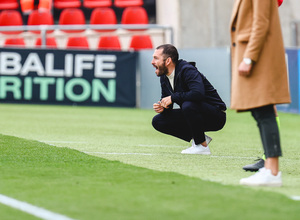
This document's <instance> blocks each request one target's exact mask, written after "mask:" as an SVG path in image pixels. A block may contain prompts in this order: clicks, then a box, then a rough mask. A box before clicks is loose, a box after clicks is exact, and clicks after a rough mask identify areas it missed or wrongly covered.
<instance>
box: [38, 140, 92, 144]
mask: <svg viewBox="0 0 300 220" xmlns="http://www.w3.org/2000/svg"><path fill="white" fill-rule="evenodd" d="M39 142H43V143H59V144H85V143H86V142H84V141H39Z"/></svg>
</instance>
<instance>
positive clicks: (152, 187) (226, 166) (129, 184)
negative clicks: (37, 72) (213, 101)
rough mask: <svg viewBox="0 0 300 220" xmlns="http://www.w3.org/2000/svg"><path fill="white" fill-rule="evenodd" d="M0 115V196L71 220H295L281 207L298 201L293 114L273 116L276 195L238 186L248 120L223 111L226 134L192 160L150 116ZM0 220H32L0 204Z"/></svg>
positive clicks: (251, 126)
mask: <svg viewBox="0 0 300 220" xmlns="http://www.w3.org/2000/svg"><path fill="white" fill-rule="evenodd" d="M0 112H1V114H0V133H2V134H3V135H1V136H0V152H1V154H0V169H1V172H0V194H4V195H7V196H10V197H13V198H15V199H18V200H22V201H26V202H28V203H31V204H34V205H37V206H40V207H44V208H46V209H48V210H51V211H53V212H57V213H60V214H63V215H67V216H69V217H72V218H74V219H87V220H90V219H202V218H203V219H204V218H207V219H240V218H243V219H255V218H258V219H263V218H264V219H283V218H287V217H288V218H289V219H299V216H300V209H299V202H297V201H293V200H291V199H289V196H291V195H298V196H299V195H300V181H299V165H300V162H299V149H298V143H299V141H300V137H299V135H298V134H299V130H300V129H299V123H300V116H299V115H293V114H286V113H280V119H281V133H282V143H283V150H284V157H283V158H281V170H282V172H283V181H284V186H283V187H281V188H250V187H242V186H239V185H238V181H239V179H240V178H242V177H245V176H249V175H250V173H246V172H244V171H243V170H242V169H241V167H242V166H243V165H245V164H247V163H252V162H253V158H256V157H257V156H261V154H262V147H261V144H260V141H259V135H258V131H257V128H256V125H255V122H254V120H253V119H252V118H251V116H250V114H248V113H242V114H237V113H235V112H233V111H228V122H227V124H226V126H225V128H224V129H223V130H222V131H219V132H211V133H209V135H210V136H212V137H213V142H212V143H211V145H210V148H211V150H212V153H213V154H212V156H200V155H181V154H180V151H181V150H182V149H184V148H186V147H188V146H189V143H185V142H183V141H180V140H178V139H176V138H173V137H170V136H166V135H163V134H160V133H158V132H156V131H155V130H154V129H153V128H152V126H151V119H152V117H153V116H154V112H153V111H152V110H141V109H116V108H89V107H70V106H37V105H4V104H2V105H0ZM49 144H51V145H55V146H51V145H49ZM57 146H58V147H57ZM83 152H88V154H87V153H83ZM112 153H114V154H112ZM93 155H94V156H93ZM0 218H1V219H37V218H35V217H32V216H30V215H28V214H25V213H22V212H20V211H17V210H14V209H12V208H9V207H6V206H4V205H0Z"/></svg>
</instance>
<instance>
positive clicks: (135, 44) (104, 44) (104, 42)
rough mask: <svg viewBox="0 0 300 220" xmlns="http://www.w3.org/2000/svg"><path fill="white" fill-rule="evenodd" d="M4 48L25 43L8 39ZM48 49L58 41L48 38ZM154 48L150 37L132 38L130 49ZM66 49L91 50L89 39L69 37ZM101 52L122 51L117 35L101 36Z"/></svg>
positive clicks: (99, 46)
mask: <svg viewBox="0 0 300 220" xmlns="http://www.w3.org/2000/svg"><path fill="white" fill-rule="evenodd" d="M41 44H42V40H41V38H40V37H39V38H37V39H36V42H35V46H36V47H37V48H38V47H41ZM4 47H25V41H24V39H23V38H20V37H19V38H6V40H5V42H4ZM46 47H47V48H52V49H53V48H57V43H56V39H55V38H54V37H48V38H47V39H46ZM151 48H153V45H152V40H151V37H150V35H133V36H132V37H131V41H130V45H129V49H132V50H141V49H151ZM66 49H90V47H89V43H88V39H87V38H86V37H83V36H80V37H69V38H68V40H67V44H66ZM97 49H99V50H122V47H121V43H120V39H119V37H118V36H117V35H110V36H101V37H100V39H99V43H98V47H97Z"/></svg>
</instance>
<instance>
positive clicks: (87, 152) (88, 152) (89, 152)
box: [83, 151, 153, 156]
mask: <svg viewBox="0 0 300 220" xmlns="http://www.w3.org/2000/svg"><path fill="white" fill-rule="evenodd" d="M83 153H86V154H113V155H146V156H152V155H153V154H146V153H117V152H92V151H83Z"/></svg>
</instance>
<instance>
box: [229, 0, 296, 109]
mask: <svg viewBox="0 0 300 220" xmlns="http://www.w3.org/2000/svg"><path fill="white" fill-rule="evenodd" d="M230 27H231V54H232V55H231V56H232V57H231V58H232V82H231V108H232V109H236V110H238V111H245V110H249V109H252V108H256V107H261V106H265V105H270V104H280V103H290V94H289V86H288V76H287V67H286V62H285V50H284V46H283V39H282V33H281V27H280V21H279V14H278V5H277V0H236V1H235V3H234V7H233V12H232V17H231V22H230ZM243 58H250V59H251V60H253V61H254V64H253V66H252V70H251V73H250V76H247V77H245V76H239V73H238V66H239V64H240V63H241V62H242V60H243Z"/></svg>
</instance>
